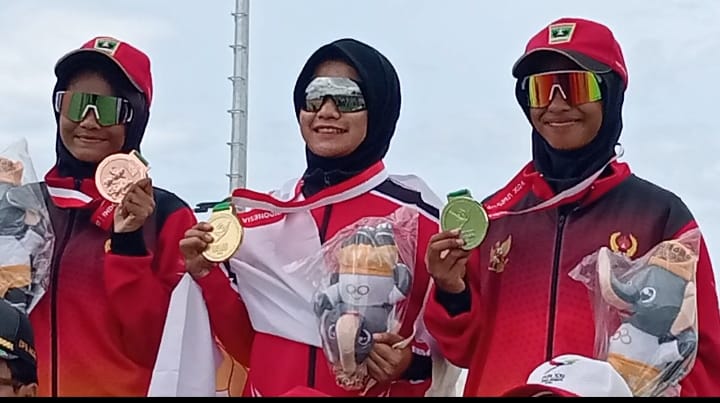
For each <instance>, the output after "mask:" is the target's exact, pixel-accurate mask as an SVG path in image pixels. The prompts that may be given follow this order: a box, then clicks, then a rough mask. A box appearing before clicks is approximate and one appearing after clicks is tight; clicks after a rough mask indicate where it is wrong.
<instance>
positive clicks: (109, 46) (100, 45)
mask: <svg viewBox="0 0 720 403" xmlns="http://www.w3.org/2000/svg"><path fill="white" fill-rule="evenodd" d="M93 47H94V48H95V49H97V50H102V51H103V52H107V53H109V54H110V56H114V55H115V52H116V51H117V49H118V47H120V41H118V40H117V39H115V38H98V39H96V40H95V46H93Z"/></svg>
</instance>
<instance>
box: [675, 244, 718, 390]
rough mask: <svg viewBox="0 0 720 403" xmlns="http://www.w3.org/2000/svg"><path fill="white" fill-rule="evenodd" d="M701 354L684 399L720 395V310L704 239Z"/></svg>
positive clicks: (698, 281)
mask: <svg viewBox="0 0 720 403" xmlns="http://www.w3.org/2000/svg"><path fill="white" fill-rule="evenodd" d="M695 280H696V288H697V326H698V351H697V356H696V358H695V364H694V365H693V368H692V369H691V370H690V373H689V374H688V375H687V377H685V379H683V380H682V381H681V382H680V385H681V390H680V393H681V396H720V311H719V309H718V298H717V291H716V290H717V288H716V286H715V278H714V275H713V269H712V264H711V262H710V256H709V254H708V251H707V247H706V245H705V241H704V239H701V245H700V259H699V261H698V267H697V274H696V278H695Z"/></svg>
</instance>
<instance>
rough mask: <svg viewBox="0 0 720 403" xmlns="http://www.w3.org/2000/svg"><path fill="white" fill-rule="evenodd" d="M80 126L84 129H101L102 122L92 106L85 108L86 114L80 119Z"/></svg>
mask: <svg viewBox="0 0 720 403" xmlns="http://www.w3.org/2000/svg"><path fill="white" fill-rule="evenodd" d="M80 127H82V128H83V129H99V128H100V124H99V123H98V121H97V118H95V111H94V110H93V109H92V108H88V109H87V110H85V116H84V117H83V119H82V120H81V121H80Z"/></svg>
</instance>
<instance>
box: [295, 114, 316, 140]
mask: <svg viewBox="0 0 720 403" xmlns="http://www.w3.org/2000/svg"><path fill="white" fill-rule="evenodd" d="M314 116H315V115H314V114H312V113H308V112H305V111H300V119H299V125H300V131H301V132H302V135H303V137H305V138H307V136H308V135H309V134H310V131H311V130H310V126H311V124H312V121H313V117H314Z"/></svg>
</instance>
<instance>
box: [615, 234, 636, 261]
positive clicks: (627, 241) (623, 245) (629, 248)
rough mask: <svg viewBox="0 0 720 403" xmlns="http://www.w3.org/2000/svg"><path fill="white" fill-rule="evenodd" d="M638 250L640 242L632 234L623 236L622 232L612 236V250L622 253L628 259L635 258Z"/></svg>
mask: <svg viewBox="0 0 720 403" xmlns="http://www.w3.org/2000/svg"><path fill="white" fill-rule="evenodd" d="M637 249H638V241H637V238H635V235H633V234H632V233H629V234H623V233H621V232H620V231H617V232H613V233H612V234H611V235H610V250H612V251H613V252H618V253H622V254H624V255H625V256H627V257H633V256H635V253H637Z"/></svg>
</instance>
